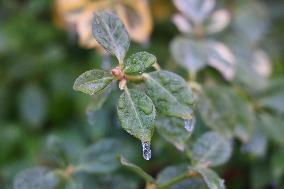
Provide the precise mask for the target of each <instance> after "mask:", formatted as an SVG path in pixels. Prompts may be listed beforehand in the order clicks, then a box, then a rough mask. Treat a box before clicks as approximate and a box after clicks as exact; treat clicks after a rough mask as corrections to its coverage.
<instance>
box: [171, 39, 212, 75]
mask: <svg viewBox="0 0 284 189" xmlns="http://www.w3.org/2000/svg"><path fill="white" fill-rule="evenodd" d="M205 49H206V46H205V44H204V43H203V42H202V41H195V40H192V39H188V38H185V37H176V38H175V39H174V40H173V41H172V43H171V46H170V50H171V54H172V56H173V57H174V59H175V61H176V62H177V63H178V64H180V65H181V66H183V67H186V68H187V69H188V70H189V71H190V72H193V73H196V72H198V71H199V70H201V69H202V68H204V67H205V66H206V59H207V55H206V51H205Z"/></svg>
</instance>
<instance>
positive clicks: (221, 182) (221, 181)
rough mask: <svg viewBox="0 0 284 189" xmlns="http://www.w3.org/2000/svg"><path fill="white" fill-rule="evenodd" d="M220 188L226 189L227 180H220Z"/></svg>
mask: <svg viewBox="0 0 284 189" xmlns="http://www.w3.org/2000/svg"><path fill="white" fill-rule="evenodd" d="M220 188H221V189H225V180H223V179H222V180H220Z"/></svg>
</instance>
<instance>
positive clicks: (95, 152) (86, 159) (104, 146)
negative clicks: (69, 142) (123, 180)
mask: <svg viewBox="0 0 284 189" xmlns="http://www.w3.org/2000/svg"><path fill="white" fill-rule="evenodd" d="M125 150H127V146H125V144H123V143H122V142H121V141H120V140H118V139H108V138H105V139H102V140H100V141H98V142H97V143H95V144H93V145H92V146H90V147H88V148H87V149H86V150H85V151H84V152H83V153H82V155H81V157H80V159H79V165H78V168H77V169H78V170H79V171H82V172H87V173H110V172H112V171H114V170H115V169H117V168H118V167H119V162H118V161H117V159H116V157H117V155H118V154H120V153H123V152H125Z"/></svg>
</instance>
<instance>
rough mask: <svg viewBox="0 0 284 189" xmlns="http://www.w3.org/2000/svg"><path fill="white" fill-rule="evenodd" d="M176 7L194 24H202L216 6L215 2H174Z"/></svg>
mask: <svg viewBox="0 0 284 189" xmlns="http://www.w3.org/2000/svg"><path fill="white" fill-rule="evenodd" d="M174 4H175V6H176V7H177V8H178V9H179V10H180V11H181V12H182V13H183V14H184V15H186V16H187V17H188V18H189V19H191V20H192V21H193V22H195V23H197V24H200V23H202V22H203V21H204V20H205V19H206V18H207V17H208V16H209V14H210V13H211V11H212V9H213V8H214V6H215V0H174Z"/></svg>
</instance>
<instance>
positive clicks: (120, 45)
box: [93, 12, 130, 63]
mask: <svg viewBox="0 0 284 189" xmlns="http://www.w3.org/2000/svg"><path fill="white" fill-rule="evenodd" d="M93 35H94V37H95V38H96V40H97V42H98V43H99V44H100V45H101V46H103V47H104V48H105V50H107V51H108V52H109V53H111V54H114V55H115V56H116V57H117V59H118V60H119V62H120V63H122V62H123V59H124V57H125V55H126V52H127V51H128V48H129V45H130V40H129V36H128V33H127V31H126V29H125V27H124V25H123V23H122V22H121V20H120V19H119V18H118V17H117V16H116V15H115V14H113V13H111V12H97V13H94V20H93Z"/></svg>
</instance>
